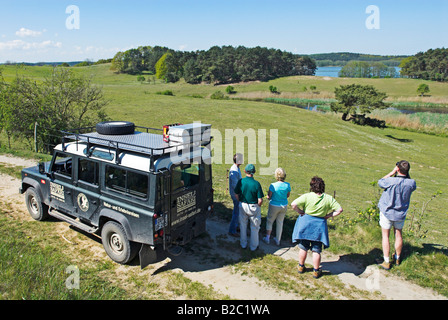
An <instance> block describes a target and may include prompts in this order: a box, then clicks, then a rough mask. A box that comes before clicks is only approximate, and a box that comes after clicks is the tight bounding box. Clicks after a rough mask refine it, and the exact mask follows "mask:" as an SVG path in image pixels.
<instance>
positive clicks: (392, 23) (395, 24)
mask: <svg viewBox="0 0 448 320" xmlns="http://www.w3.org/2000/svg"><path fill="white" fill-rule="evenodd" d="M70 5H75V6H77V7H78V8H79V29H68V28H67V26H66V20H67V19H70V17H71V14H70V13H66V9H67V7H69V6H70ZM369 5H375V6H376V7H377V8H378V9H379V23H380V24H379V29H368V28H367V27H366V20H367V19H368V18H369V16H370V15H371V13H366V8H367V7H368V6H369ZM0 14H1V18H0V63H3V62H5V61H14V62H22V61H26V62H39V61H78V60H86V59H91V60H94V61H96V60H98V59H101V58H112V57H113V56H114V54H115V53H116V52H117V51H120V50H121V51H123V50H127V49H130V48H135V47H138V46H141V45H151V46H155V45H160V46H166V47H169V48H172V49H175V50H186V51H194V50H207V49H208V48H210V47H212V46H214V45H218V46H222V45H232V46H238V45H243V46H246V47H254V46H262V47H268V48H276V49H281V50H285V51H289V52H294V53H299V54H311V53H327V52H342V51H348V52H358V53H372V54H384V55H386V54H390V55H401V54H405V55H412V54H415V53H417V52H419V51H426V50H428V49H430V48H441V47H445V48H446V47H448V0H427V1H416V0H407V1H404V0H388V1H385V0H369V1H364V0H315V1H311V0H307V1H303V0H276V1H273V0H270V1H266V0H240V1H235V0H226V1H218V0H216V1H215V0H145V1H134V0H128V1H115V0H107V1H106V0H89V1H76V0H69V1H65V0H40V1H36V0H32V1H31V0H15V1H10V0H2V1H1V11H0ZM70 21H73V20H70Z"/></svg>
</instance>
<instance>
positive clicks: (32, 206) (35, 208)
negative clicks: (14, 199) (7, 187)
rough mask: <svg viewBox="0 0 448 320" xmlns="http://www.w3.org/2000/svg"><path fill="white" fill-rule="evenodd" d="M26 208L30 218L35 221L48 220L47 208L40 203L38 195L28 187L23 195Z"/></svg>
mask: <svg viewBox="0 0 448 320" xmlns="http://www.w3.org/2000/svg"><path fill="white" fill-rule="evenodd" d="M25 203H26V208H27V209H28V212H29V214H30V216H31V217H32V218H33V219H34V220H37V221H43V220H45V219H47V218H48V207H47V206H46V205H45V204H43V203H42V199H41V198H40V196H39V193H38V192H37V191H36V189H34V188H33V187H29V188H28V189H27V190H26V193H25Z"/></svg>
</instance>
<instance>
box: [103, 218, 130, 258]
mask: <svg viewBox="0 0 448 320" xmlns="http://www.w3.org/2000/svg"><path fill="white" fill-rule="evenodd" d="M101 239H102V242H103V247H104V250H105V251H106V253H107V255H108V256H109V257H110V258H111V259H112V260H113V261H115V262H117V263H121V264H125V263H128V262H129V261H131V260H132V259H134V258H135V256H136V254H137V252H138V244H137V243H135V242H132V241H129V240H128V238H127V236H126V233H125V231H124V228H123V226H122V225H121V224H119V223H117V222H114V221H109V222H107V223H106V224H105V225H104V226H103V229H102V230H101Z"/></svg>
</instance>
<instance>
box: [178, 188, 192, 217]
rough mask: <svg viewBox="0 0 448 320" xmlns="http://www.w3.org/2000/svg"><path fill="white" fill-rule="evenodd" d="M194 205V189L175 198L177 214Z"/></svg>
mask: <svg viewBox="0 0 448 320" xmlns="http://www.w3.org/2000/svg"><path fill="white" fill-rule="evenodd" d="M194 206H196V190H195V191H192V192H189V193H186V194H184V195H182V196H180V197H179V198H177V214H179V213H181V212H182V211H185V210H187V209H188V208H191V207H194Z"/></svg>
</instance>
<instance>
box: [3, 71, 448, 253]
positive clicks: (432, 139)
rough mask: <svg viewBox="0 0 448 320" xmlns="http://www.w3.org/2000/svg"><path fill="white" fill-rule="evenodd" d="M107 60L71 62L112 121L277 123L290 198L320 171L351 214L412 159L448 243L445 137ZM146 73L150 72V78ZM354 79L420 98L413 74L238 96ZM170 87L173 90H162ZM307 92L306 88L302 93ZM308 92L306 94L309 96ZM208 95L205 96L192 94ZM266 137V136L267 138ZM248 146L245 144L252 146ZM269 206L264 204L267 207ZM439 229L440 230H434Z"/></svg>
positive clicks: (444, 90)
mask: <svg viewBox="0 0 448 320" xmlns="http://www.w3.org/2000/svg"><path fill="white" fill-rule="evenodd" d="M109 66H110V65H109V64H105V65H96V66H90V67H81V68H72V70H74V72H76V73H79V74H82V75H85V76H92V77H93V79H94V82H95V83H97V84H98V85H100V86H102V88H103V90H104V93H105V96H106V98H107V99H108V100H109V101H110V103H109V105H108V106H107V113H108V114H109V115H110V116H111V117H112V118H113V119H122V120H129V121H134V122H135V123H136V124H138V125H142V126H150V127H157V126H160V127H161V125H162V124H166V123H173V122H182V123H189V122H192V121H201V122H202V123H211V124H212V126H213V128H214V129H218V130H219V131H220V132H221V133H222V135H223V136H224V133H225V129H237V128H239V129H242V130H243V131H245V130H247V129H250V128H253V129H255V130H258V129H267V132H268V134H269V129H278V134H279V150H278V153H279V154H278V158H279V161H278V165H279V166H282V167H284V168H285V170H286V172H287V173H288V180H289V181H290V182H291V184H292V187H293V193H292V197H295V196H297V195H298V194H301V193H304V192H306V191H307V190H308V182H309V179H310V178H311V176H312V175H315V174H316V175H320V176H322V177H323V178H324V179H325V181H326V184H327V192H331V193H333V191H336V194H337V197H338V199H339V200H340V202H341V204H342V205H343V206H344V208H345V209H346V214H354V213H355V212H356V210H357V209H359V208H363V207H364V206H365V205H366V203H369V202H370V201H371V200H372V199H371V197H372V196H371V194H372V192H371V191H372V190H371V189H372V187H371V183H372V182H373V181H376V180H378V179H379V178H381V177H382V176H383V175H385V174H386V173H388V172H389V171H390V170H391V169H392V167H393V165H394V164H395V162H397V161H398V160H400V159H408V160H409V161H410V162H411V164H412V169H411V175H412V176H413V177H414V178H415V179H416V180H417V182H418V190H417V191H416V192H415V193H414V196H413V204H414V205H415V206H416V208H421V205H422V204H423V202H424V201H425V200H427V199H428V198H429V197H430V196H431V195H432V194H434V193H435V192H437V191H438V190H441V191H442V192H443V195H442V196H440V197H439V198H438V199H436V200H435V201H434V202H433V203H431V206H430V208H429V210H430V212H431V214H430V215H429V216H428V227H429V228H430V229H432V228H434V227H435V226H438V225H440V224H441V226H443V227H444V228H440V229H441V231H440V232H441V233H440V234H439V233H438V232H434V233H432V237H433V240H434V241H438V242H440V243H443V244H445V245H446V244H448V243H447V240H446V239H447V238H448V237H447V236H446V231H444V230H446V229H447V228H446V227H447V226H448V223H447V222H446V215H447V213H448V210H447V209H446V207H445V205H444V204H445V201H444V200H445V199H446V196H447V194H448V187H447V185H448V173H447V170H446V169H447V164H446V161H444V160H443V159H446V158H447V155H448V148H446V146H447V140H446V138H443V137H437V136H429V135H424V134H419V133H416V132H408V131H403V130H396V129H389V128H386V129H377V128H370V127H360V126H357V125H354V124H352V123H346V122H343V121H340V119H339V116H336V115H334V114H320V113H314V112H309V111H306V110H300V109H297V108H294V107H289V106H283V105H278V104H269V103H259V102H253V101H245V100H232V99H230V100H210V99H207V97H209V96H210V95H211V94H212V93H213V92H215V91H217V90H221V91H223V92H224V91H225V87H226V86H212V85H189V84H186V83H183V82H182V81H181V82H179V83H175V84H165V83H163V82H160V81H157V82H156V84H153V83H152V82H151V83H148V82H144V83H143V84H140V83H139V82H138V81H137V80H136V78H137V77H136V76H131V75H123V74H120V75H118V74H115V73H113V72H112V71H111V70H109ZM50 72H51V67H14V66H5V67H3V72H2V73H3V76H4V78H5V79H6V80H7V81H8V80H11V79H13V78H14V77H15V75H16V74H23V75H26V76H29V77H33V78H36V79H37V80H39V79H42V78H43V77H45V76H47V75H48V74H49V73H50ZM147 78H148V77H147ZM352 82H357V83H363V84H372V85H374V86H375V87H376V88H378V89H379V90H384V91H386V92H387V93H388V95H389V96H391V97H404V98H405V99H410V98H412V97H415V96H416V94H415V90H410V88H413V87H417V86H418V84H419V83H420V82H421V81H419V80H412V79H341V78H333V79H331V80H328V78H323V77H309V76H306V77H288V78H282V79H278V80H273V81H270V82H268V83H260V82H254V83H246V84H237V85H234V88H235V91H237V93H236V96H238V95H239V94H241V95H251V94H253V95H257V94H260V92H263V95H264V94H265V93H266V94H268V95H270V93H268V87H269V85H271V84H272V85H274V86H276V87H277V88H278V90H279V91H281V92H284V93H285V95H286V92H289V95H294V94H296V95H303V92H300V90H301V87H302V86H307V87H309V86H310V85H311V84H313V85H316V86H317V90H320V92H321V93H320V94H321V95H322V94H324V95H327V96H330V95H331V94H330V93H331V92H332V91H333V90H334V87H335V86H338V85H340V84H348V83H352ZM430 86H431V88H432V89H431V93H432V98H433V99H439V100H443V99H448V84H446V83H431V84H430ZM164 90H171V91H172V92H173V94H174V96H165V95H160V94H157V92H161V91H164ZM305 94H308V93H305ZM308 95H309V94H308ZM193 96H195V97H203V98H194V97H193ZM268 138H269V137H268ZM247 148H248V146H247V145H246V146H245V149H246V151H247ZM228 166H229V164H221V165H215V166H214V181H215V189H216V190H217V198H218V199H222V200H224V199H227V196H226V170H227V167H228ZM259 179H260V181H261V183H262V185H263V186H264V188H265V189H267V188H268V186H269V183H270V182H272V180H273V177H271V176H259ZM265 209H266V208H265ZM437 229H439V228H437Z"/></svg>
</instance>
